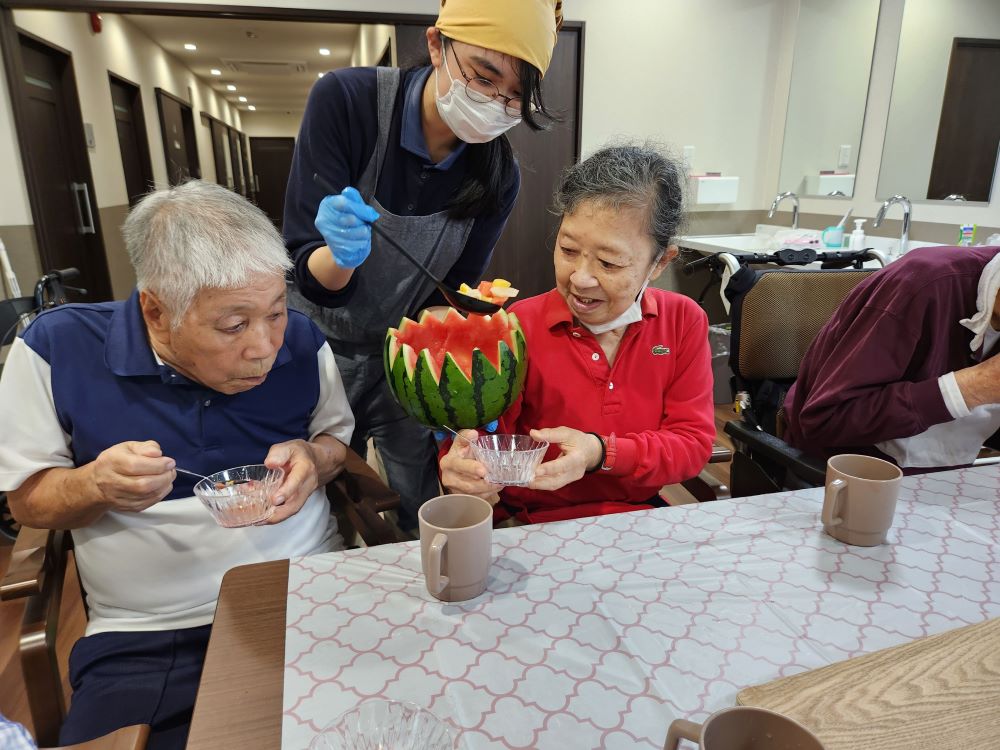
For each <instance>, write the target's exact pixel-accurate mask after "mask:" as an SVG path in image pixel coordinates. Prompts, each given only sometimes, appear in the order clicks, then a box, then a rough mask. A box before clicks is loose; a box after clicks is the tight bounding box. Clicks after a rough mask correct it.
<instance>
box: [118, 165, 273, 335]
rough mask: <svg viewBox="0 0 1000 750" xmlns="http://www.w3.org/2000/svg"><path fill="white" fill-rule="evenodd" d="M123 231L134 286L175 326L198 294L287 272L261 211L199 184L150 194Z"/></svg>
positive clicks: (217, 187) (208, 184) (212, 186)
mask: <svg viewBox="0 0 1000 750" xmlns="http://www.w3.org/2000/svg"><path fill="white" fill-rule="evenodd" d="M122 234H123V235H124V237H125V247H126V248H127V249H128V255H129V258H130V259H131V261H132V267H133V268H134V269H135V274H136V281H137V285H138V287H139V289H141V290H149V291H151V292H153V293H154V294H156V296H157V297H158V298H159V299H160V301H162V302H163V304H164V305H165V306H166V307H167V308H168V310H169V312H170V318H171V323H172V324H173V325H174V326H175V327H176V326H178V325H180V322H181V320H182V319H183V318H184V315H185V314H186V313H187V311H188V308H189V307H190V306H191V303H192V302H193V301H194V298H195V296H196V295H197V294H198V292H200V291H201V290H202V289H210V288H214V289H239V288H241V287H245V286H248V285H249V284H251V283H252V282H253V281H254V280H255V278H259V277H260V276H277V277H281V276H284V275H285V273H286V272H287V271H288V270H289V269H290V268H291V267H292V262H291V260H289V258H288V253H287V252H286V251H285V245H284V243H283V242H282V239H281V235H280V234H279V233H278V230H277V229H276V228H275V226H274V224H272V223H271V220H270V219H268V218H267V216H266V215H265V214H264V212H263V211H261V210H260V209H259V208H257V207H256V206H254V205H253V204H252V203H250V202H249V201H247V200H246V199H245V198H243V197H242V196H241V195H239V194H237V193H234V192H233V191H231V190H227V189H226V188H224V187H222V186H221V185H216V184H214V183H211V182H203V181H201V180H192V181H191V182H186V183H184V184H183V185H178V186H177V187H173V188H168V189H166V190H157V191H156V192H153V193H150V194H149V195H147V196H146V197H145V198H143V199H142V201H141V202H140V203H139V204H138V205H136V206H135V208H133V209H132V211H131V212H129V215H128V218H127V219H125V224H124V225H123V226H122Z"/></svg>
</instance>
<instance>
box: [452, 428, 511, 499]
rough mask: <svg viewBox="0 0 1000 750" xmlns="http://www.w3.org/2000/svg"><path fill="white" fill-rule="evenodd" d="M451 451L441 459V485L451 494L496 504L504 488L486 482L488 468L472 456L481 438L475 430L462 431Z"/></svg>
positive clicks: (453, 443)
mask: <svg viewBox="0 0 1000 750" xmlns="http://www.w3.org/2000/svg"><path fill="white" fill-rule="evenodd" d="M458 434H459V435H460V436H461V437H459V438H455V440H454V442H452V444H451V449H450V450H449V451H448V452H447V453H446V454H445V455H444V456H443V457H442V458H441V484H442V485H444V487H446V488H447V489H448V490H449V491H450V492H456V493H462V494H465V495H475V496H476V497H481V498H483V499H484V500H486V501H488V502H490V503H493V504H496V502H497V501H498V500H499V499H500V495H499V494H498V493H499V492H500V490H502V489H503V487H502V486H500V485H497V484H491V483H490V482H487V481H486V467H485V466H483V465H482V464H481V463H480V462H479V461H477V460H476V459H475V458H474V457H473V455H472V445H471V444H470V443H472V442H475V440H476V438H478V437H479V433H477V432H476V431H475V430H462V431H461V432H459V433H458ZM462 438H465V440H463V439H462Z"/></svg>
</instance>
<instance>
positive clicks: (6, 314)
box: [0, 297, 35, 346]
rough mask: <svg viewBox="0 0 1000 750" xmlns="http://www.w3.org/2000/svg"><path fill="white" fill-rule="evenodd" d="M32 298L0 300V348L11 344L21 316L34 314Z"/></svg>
mask: <svg viewBox="0 0 1000 750" xmlns="http://www.w3.org/2000/svg"><path fill="white" fill-rule="evenodd" d="M34 310H35V300H34V298H33V297H12V298H11V299H4V300H0V346H7V345H8V344H11V343H13V341H14V337H15V336H17V324H18V322H19V321H20V320H21V316H23V315H27V314H28V313H31V312H34Z"/></svg>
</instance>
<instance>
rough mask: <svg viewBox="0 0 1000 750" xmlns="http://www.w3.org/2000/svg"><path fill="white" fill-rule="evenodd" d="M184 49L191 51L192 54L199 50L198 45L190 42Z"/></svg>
mask: <svg viewBox="0 0 1000 750" xmlns="http://www.w3.org/2000/svg"><path fill="white" fill-rule="evenodd" d="M184 49H189V50H191V51H192V52H194V51H195V50H196V49H198V45H196V44H191V43H190V42H188V43H187V44H185V45H184Z"/></svg>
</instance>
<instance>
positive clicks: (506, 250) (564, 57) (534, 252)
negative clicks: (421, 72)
mask: <svg viewBox="0 0 1000 750" xmlns="http://www.w3.org/2000/svg"><path fill="white" fill-rule="evenodd" d="M395 28H396V55H397V57H398V59H399V64H400V65H402V66H409V65H419V64H429V63H428V62H427V60H428V57H427V37H426V36H425V32H426V29H427V27H426V26H424V25H414V24H397V25H396V27H395ZM582 35H583V29H582V28H581V27H579V26H564V27H563V29H562V30H561V31H560V32H559V40H558V42H557V44H556V47H555V50H554V52H553V55H552V62H551V64H550V65H549V69H548V70H547V71H546V73H545V78H544V79H542V93H543V96H544V98H545V104H546V106H547V107H548V108H549V109H550V110H551V111H554V112H558V113H559V114H560V116H561V118H562V119H561V121H560V122H557V123H553V125H552V127H551V128H550V129H549V130H547V131H541V132H535V131H533V130H531V129H530V128H528V127H527V126H526V125H523V124H522V125H518V126H517V127H515V128H514V129H513V130H510V131H508V138H510V143H511V146H512V147H513V149H514V154H515V155H516V156H517V159H518V163H519V164H520V167H521V192H520V193H519V194H518V197H517V203H516V204H515V205H514V211H513V213H511V215H510V218H509V219H508V221H507V226H506V228H505V229H504V232H503V234H502V235H501V237H500V241H499V242H498V243H497V246H496V248H495V250H494V252H493V260H492V261H491V263H490V265H489V268H488V269H487V270H486V276H485V278H490V279H492V278H496V277H501V278H505V279H509V280H510V281H511V282H512V283H513V284H514V286H516V287H517V288H518V289H520V290H521V297H522V298H523V297H529V296H532V295H535V294H541V293H543V292H547V291H549V290H550V289H552V287H554V286H555V272H554V271H553V268H552V247H553V242H554V240H555V235H556V232H557V231H558V228H559V218H558V217H556V216H553V215H552V214H551V213H550V212H549V208H550V207H551V206H552V194H553V192H554V191H555V188H556V185H557V184H558V181H559V175H560V174H561V173H562V171H563V170H564V169H565V168H566V167H568V166H570V165H571V164H573V163H574V162H575V161H576V160H577V159H578V158H579V155H580V123H579V117H578V113H579V111H580V91H581V84H582V81H583V69H582V65H583V55H582V54H581V53H582V45H583V36H582Z"/></svg>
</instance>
